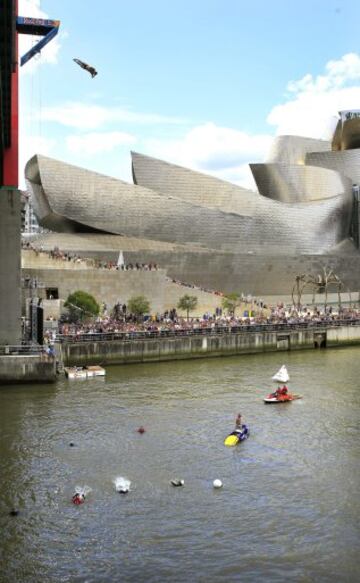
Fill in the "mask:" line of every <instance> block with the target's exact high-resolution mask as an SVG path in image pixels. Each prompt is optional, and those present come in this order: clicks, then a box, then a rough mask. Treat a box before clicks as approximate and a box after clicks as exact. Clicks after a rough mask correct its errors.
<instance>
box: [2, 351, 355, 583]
mask: <svg viewBox="0 0 360 583" xmlns="http://www.w3.org/2000/svg"><path fill="white" fill-rule="evenodd" d="M282 364H286V365H287V367H288V370H289V373H290V376H291V381H290V383H289V387H290V390H292V391H293V392H296V393H301V394H302V395H303V399H301V400H298V401H294V402H293V403H289V404H281V405H265V404H264V403H263V401H262V398H263V396H265V395H266V394H267V393H268V392H270V389H271V388H272V383H271V380H270V379H271V376H272V375H273V374H274V373H275V372H276V370H277V369H278V368H279V367H280V366H281V365H282ZM359 379H360V349H359V348H348V349H339V350H324V351H315V350H314V351H304V352H294V353H283V354H281V355H280V354H267V355H253V356H241V357H231V358H218V359H204V360H198V361H183V362H169V363H161V364H151V365H131V366H123V367H109V368H108V369H107V376H106V379H91V380H87V381H83V380H75V381H68V380H66V379H65V378H63V377H59V380H58V382H57V383H56V384H55V385H36V386H25V385H23V386H17V387H1V389H0V404H1V408H0V438H1V439H0V448H1V449H0V455H1V459H0V463H1V466H0V469H1V490H0V520H1V525H0V526H1V539H0V550H1V555H0V581H1V583H8V582H9V583H10V582H11V583H42V582H45V583H48V582H49V583H50V582H51V583H52V582H54V583H61V582H71V583H77V582H88V583H107V582H109V583H112V582H114V583H117V582H143V581H144V582H147V583H148V582H149V583H152V582H156V583H158V582H159V583H160V582H167V581H171V582H173V581H174V582H175V581H179V582H180V581H181V582H191V583H192V582H206V583H213V582H214V583H217V582H224V583H228V582H230V581H239V582H241V583H246V582H263V581H264V582H285V581H286V582H288V581H295V582H303V583H307V582H317V583H318V582H327V581H333V580H334V581H337V582H347V583H348V582H355V581H359V580H360V576H359V552H360V542H359V538H360V537H359V534H360V532H359V524H360V522H359V520H360V500H359V485H360V472H359V457H360V456H359V454H360V430H359V409H360V387H359V385H360V383H359ZM239 411H241V412H242V414H243V417H244V421H245V422H246V423H247V424H248V426H249V427H250V432H251V435H250V438H249V439H248V440H247V441H245V442H243V443H241V444H240V445H238V446H237V447H235V448H226V447H225V446H224V445H223V440H224V438H225V437H226V435H227V434H228V433H229V432H230V431H231V430H232V429H233V425H234V419H235V416H236V414H237V413H238V412H239ZM140 425H143V426H144V427H145V429H146V432H145V433H144V434H143V435H140V434H139V433H138V432H137V428H138V427H139V426H140ZM70 442H73V443H74V447H70V445H69V444H70ZM117 476H125V477H127V478H129V479H130V480H131V482H132V484H131V490H130V492H129V493H128V494H126V495H121V494H118V493H116V492H115V488H114V484H113V480H114V479H115V478H116V477H117ZM172 478H182V479H184V480H185V485H184V486H183V487H182V488H175V487H173V486H171V485H170V483H169V481H170V479H172ZM215 478H219V479H221V480H222V482H223V487H222V488H221V489H219V490H215V489H214V488H213V485H212V482H213V480H214V479H215ZM77 484H79V485H85V484H86V485H87V486H89V487H90V488H91V489H92V491H91V492H90V494H89V495H88V496H87V498H86V501H85V503H84V504H83V505H81V506H74V505H73V504H72V503H71V497H72V494H73V491H74V488H75V486H76V485H77ZM12 509H16V510H18V512H19V514H18V515H17V516H11V515H10V514H9V513H10V511H11V510H12Z"/></svg>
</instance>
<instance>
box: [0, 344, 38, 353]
mask: <svg viewBox="0 0 360 583" xmlns="http://www.w3.org/2000/svg"><path fill="white" fill-rule="evenodd" d="M46 350H47V349H46V346H40V345H36V344H21V345H14V344H2V345H0V356H9V355H10V356H11V355H12V356H14V355H22V356H24V355H29V356H36V355H39V354H46V355H47V351H46Z"/></svg>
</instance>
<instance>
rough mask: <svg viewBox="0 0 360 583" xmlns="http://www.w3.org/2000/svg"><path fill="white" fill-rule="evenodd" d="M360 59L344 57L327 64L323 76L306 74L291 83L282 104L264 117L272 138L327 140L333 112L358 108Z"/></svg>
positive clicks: (349, 55) (330, 130)
mask: <svg viewBox="0 0 360 583" xmlns="http://www.w3.org/2000/svg"><path fill="white" fill-rule="evenodd" d="M359 81H360V56H359V55H358V54H356V53H348V54H346V55H344V56H343V57H341V58H340V59H339V60H337V61H329V62H328V63H327V64H326V66H325V75H318V76H317V77H313V76H312V75H311V74H310V73H308V74H307V75H305V76H304V77H303V78H302V79H300V80H298V81H291V82H290V83H289V84H288V86H287V89H288V91H289V92H290V95H289V97H290V98H289V100H288V101H287V102H286V103H282V104H280V105H276V106H275V107H274V108H273V109H272V110H271V112H270V114H269V115H268V118H267V121H268V123H269V124H271V125H274V126H276V134H277V135H280V134H296V135H301V136H308V137H312V138H325V139H330V137H331V133H332V131H333V129H334V125H335V123H336V120H337V112H338V111H341V110H344V109H358V108H359V105H360V86H359Z"/></svg>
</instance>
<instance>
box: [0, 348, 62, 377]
mask: <svg viewBox="0 0 360 583" xmlns="http://www.w3.org/2000/svg"><path fill="white" fill-rule="evenodd" d="M55 380H56V363H55V359H53V358H48V357H47V356H45V355H41V356H40V355H38V354H36V355H27V354H26V355H11V354H10V355H6V356H0V384H10V383H29V382H34V383H35V382H36V383H51V382H54V381H55Z"/></svg>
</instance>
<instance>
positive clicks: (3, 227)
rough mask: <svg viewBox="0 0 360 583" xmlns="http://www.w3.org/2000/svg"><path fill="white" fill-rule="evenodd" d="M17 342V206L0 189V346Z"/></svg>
mask: <svg viewBox="0 0 360 583" xmlns="http://www.w3.org/2000/svg"><path fill="white" fill-rule="evenodd" d="M20 342H21V202H20V192H19V190H17V189H14V188H6V187H4V188H0V345H1V344H20Z"/></svg>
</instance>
